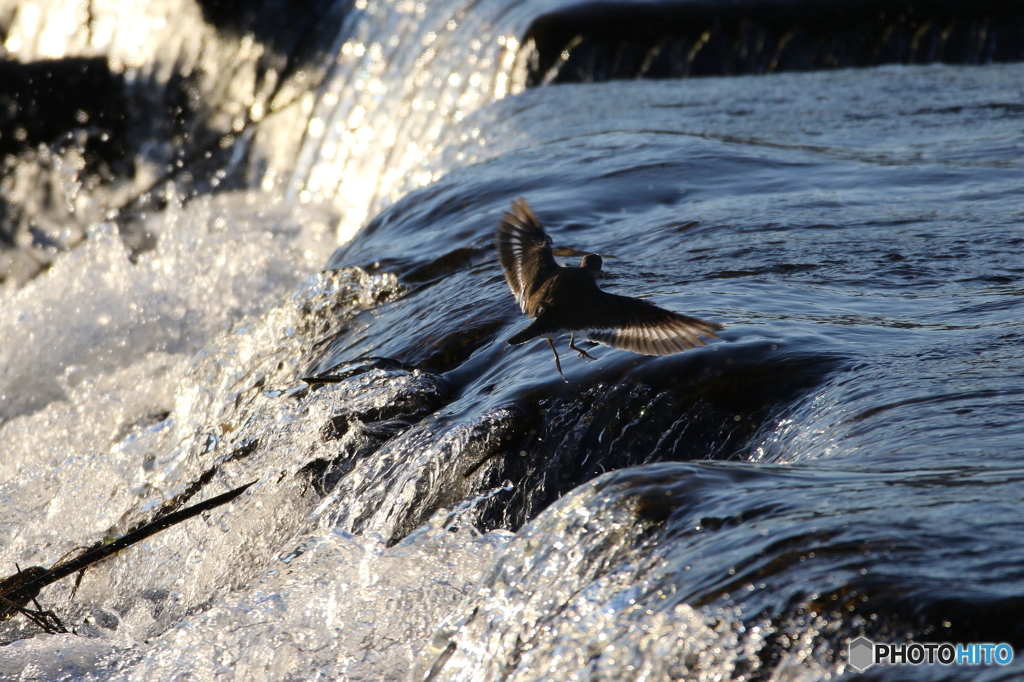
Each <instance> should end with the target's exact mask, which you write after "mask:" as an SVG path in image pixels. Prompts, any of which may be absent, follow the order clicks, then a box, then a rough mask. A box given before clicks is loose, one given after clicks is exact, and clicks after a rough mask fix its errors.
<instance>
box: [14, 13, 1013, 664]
mask: <svg viewBox="0 0 1024 682" xmlns="http://www.w3.org/2000/svg"><path fill="white" fill-rule="evenodd" d="M406 5H408V6H406ZM536 12H537V8H536V7H533V6H531V5H530V4H529V3H525V4H511V3H510V4H508V5H505V4H502V3H499V2H485V3H479V4H476V5H472V6H468V5H467V6H457V7H456V6H455V5H451V6H448V5H444V3H441V2H437V3H433V4H432V5H431V6H430V7H429V8H425V9H424V8H422V7H419V6H418V5H415V4H413V3H396V4H393V5H384V4H382V5H379V6H378V5H372V6H366V5H365V3H363V4H362V5H360V4H359V3H357V5H356V9H354V10H353V13H352V14H351V15H349V16H348V18H347V19H346V20H345V25H344V26H343V27H342V28H341V29H340V33H339V34H338V35H339V37H338V39H337V40H336V41H335V43H334V44H333V47H332V49H335V50H336V51H335V52H331V53H330V55H331V63H332V64H333V65H332V66H330V67H329V68H326V67H325V68H324V69H323V70H322V72H321V73H322V78H321V80H320V81H319V82H318V85H317V86H316V87H315V88H313V89H311V90H310V91H309V93H308V95H309V96H307V97H305V99H304V100H303V99H302V98H299V99H298V100H296V101H299V102H300V104H299V105H294V106H293V107H292V108H291V109H287V108H286V109H285V111H284V113H281V114H279V115H277V116H276V117H268V118H267V119H266V122H265V123H264V124H263V125H262V126H260V127H258V128H256V132H255V133H254V134H253V135H251V136H249V137H248V138H246V144H251V145H252V147H251V148H250V149H249V150H248V151H247V152H246V153H247V154H250V155H251V156H253V157H258V158H259V159H260V163H258V164H255V163H254V164H253V167H258V168H259V169H260V172H259V173H257V172H255V171H252V172H250V173H249V175H248V176H247V177H248V180H247V181H248V182H249V185H250V186H249V187H248V188H246V187H241V188H235V189H231V190H227V191H219V192H216V193H214V192H186V191H185V190H182V189H181V188H180V185H181V181H180V180H179V182H178V185H175V184H174V183H171V184H170V185H169V186H166V187H164V188H163V189H162V190H161V192H162V193H163V195H164V198H165V200H166V207H163V208H162V209H161V210H153V211H148V212H145V213H142V214H140V215H138V216H135V217H134V218H133V220H135V221H136V224H137V225H141V228H142V232H144V233H145V234H147V235H151V236H152V242H153V243H152V246H151V247H148V248H145V249H133V248H132V245H131V244H130V243H126V240H125V237H124V235H125V234H126V232H125V230H124V229H123V226H119V225H117V224H116V223H115V222H113V221H108V222H104V221H103V220H102V219H100V218H101V217H102V211H99V209H95V210H92V209H90V210H89V211H86V210H85V209H80V210H79V214H80V215H81V214H88V215H89V216H90V217H91V218H90V221H89V222H88V224H87V225H86V226H85V227H83V230H82V231H83V233H85V234H86V235H87V236H85V237H84V239H82V240H81V241H80V242H79V243H77V244H76V245H75V246H74V247H73V248H70V249H67V250H66V251H61V252H59V253H57V254H56V255H54V257H53V263H52V265H51V266H50V267H49V269H48V270H47V271H45V272H44V273H42V274H39V275H37V276H35V277H34V278H32V279H29V280H28V281H27V282H25V283H24V284H20V285H19V286H17V287H15V286H13V285H10V284H9V285H8V286H7V288H6V289H5V290H4V291H3V293H2V296H3V301H2V305H0V329H2V335H3V341H4V342H3V345H2V347H0V399H2V403H0V448H2V449H3V452H2V457H0V501H2V509H3V518H2V524H0V562H2V564H0V565H2V566H3V569H2V570H3V572H4V575H7V574H9V573H13V572H14V571H15V569H14V564H15V562H17V563H18V564H19V565H20V566H22V567H25V566H28V565H51V564H53V563H55V562H56V561H58V560H59V559H60V558H61V557H62V556H64V555H65V554H67V553H68V552H71V551H73V550H74V549H75V548H76V547H79V546H85V545H91V544H92V543H94V542H96V541H97V540H100V539H102V538H104V537H108V538H109V537H116V536H117V535H118V534H120V533H123V532H124V531H125V530H127V529H129V528H131V527H132V526H133V525H135V524H137V523H138V522H140V521H143V520H146V519H148V518H150V517H151V515H152V514H153V513H154V510H155V509H156V508H157V507H158V506H159V504H160V503H161V502H162V501H163V500H166V499H169V498H171V497H173V496H174V495H176V494H179V493H181V492H182V491H183V490H186V489H187V488H188V487H189V486H190V484H192V483H193V482H196V481H199V480H203V481H205V484H204V487H203V488H202V491H201V497H208V496H212V495H214V494H217V493H220V492H223V491H225V490H227V489H228V488H230V487H235V486H237V485H240V484H242V483H245V482H248V481H251V480H254V479H258V483H256V485H254V486H253V487H252V488H250V489H249V490H248V491H247V492H246V493H245V494H244V495H243V496H242V497H240V498H239V499H238V500H236V501H235V502H233V503H232V504H230V505H228V506H227V507H225V508H221V509H218V510H214V511H212V512H209V513H207V514H205V515H203V516H202V517H200V518H198V519H194V520H191V521H189V522H186V523H185V524H182V525H181V526H180V527H176V528H173V529H171V530H168V531H165V532H163V533H161V534H160V535H157V536H155V537H153V538H151V539H149V540H147V541H145V542H144V543H142V544H140V545H138V546H136V547H133V548H131V549H129V550H127V551H124V552H122V553H120V554H119V555H117V556H115V557H113V558H112V559H109V560H107V561H105V562H103V563H102V564H99V565H97V566H95V567H93V568H90V569H89V570H88V571H86V572H85V574H84V576H83V577H82V578H81V579H80V580H79V581H78V582H77V584H76V580H75V579H74V578H69V579H66V580H65V581H63V582H61V583H58V584H55V585H53V586H51V587H49V588H47V589H46V590H44V591H43V593H42V595H41V596H40V601H41V602H42V603H43V605H44V607H45V608H52V609H54V610H55V611H56V612H57V613H59V614H60V616H61V618H62V619H64V621H65V623H67V624H68V625H69V627H71V628H72V629H73V630H74V631H75V634H68V635H44V634H41V633H40V632H39V630H38V629H37V628H35V627H34V626H32V625H31V624H29V623H28V622H27V621H25V620H24V619H21V618H15V619H12V620H10V621H7V622H5V623H3V624H0V638H2V641H3V642H4V646H2V647H0V676H2V677H4V678H5V679H39V680H58V679H61V680H63V679H89V680H184V679H190V680H219V679H224V680H227V679H238V680H243V679H245V680H305V679H340V680H379V679H389V680H390V679H410V678H411V679H417V680H420V679H431V680H578V679H592V680H624V679H645V680H667V679H693V680H698V679H699V680H705V679H706V680H723V679H737V680H739V679H743V680H769V679H771V680H820V679H832V678H834V677H837V676H841V675H844V674H847V673H852V672H853V671H852V669H851V668H850V667H849V665H848V662H847V660H846V647H847V644H848V642H849V640H851V639H853V638H855V637H857V636H859V635H866V636H868V637H869V638H871V639H873V640H874V641H878V642H898V641H905V640H907V639H913V640H914V641H922V642H924V641H931V642H945V641H948V642H1008V643H1010V644H1011V645H1012V646H1013V647H1014V648H1016V649H1020V648H1021V647H1022V646H1024V630H1022V629H1021V625H1020V623H1021V617H1020V614H1021V613H1024V569H1022V568H1021V567H1022V566H1024V550H1022V549H1021V547H1022V542H1024V520H1022V514H1021V508H1022V503H1024V487H1022V482H1024V460H1022V458H1021V443H1024V420H1022V419H1021V415H1022V414H1024V343H1022V342H1024V322H1022V320H1024V314H1022V313H1024V296H1022V293H1024V285H1022V281H1024V259H1022V258H1021V251H1022V245H1024V202H1022V194H1021V187H1022V181H1024V154H1022V151H1024V149H1022V147H1024V135H1022V132H1024V131H1022V121H1024V117H1022V114H1024V82H1022V81H1021V79H1020V75H1019V74H1020V69H1019V66H1015V65H1013V64H1008V65H989V66H983V67H964V66H949V65H930V66H883V67H878V68H871V69H851V70H839V71H820V72H809V73H782V74H773V75H766V76H741V77H731V78H700V79H689V80H665V81H610V82H605V83H589V84H586V83H583V84H560V85H553V86H548V87H537V88H531V89H524V88H523V87H522V84H523V83H524V82H525V79H524V77H523V76H522V74H521V73H519V74H518V75H517V71H516V70H517V68H520V67H521V65H518V66H517V64H516V60H515V49H516V47H517V45H518V43H517V40H516V36H519V37H520V38H521V36H522V35H523V31H524V30H525V27H526V25H527V24H528V21H529V19H530V17H531V16H533V15H534V14H536ZM435 17H436V18H435ZM179 21H181V22H186V21H198V20H197V19H195V18H189V17H188V16H185V17H183V18H180V19H179ZM179 28H180V27H179ZM431 34H432V35H433V37H430V35H431ZM392 37H394V38H395V39H394V40H391V38H392ZM438 41H440V42H438ZM69 44H70V43H69ZM67 49H68V50H70V49H71V48H70V47H69V48H67ZM428 53H429V56H427V57H426V58H425V57H424V55H427V54H428ZM439 54H440V55H441V56H440V57H438V55H439ZM424 74H425V75H424ZM303 101H304V102H306V103H305V104H302V102H303ZM300 105H301V106H300ZM296 107H298V108H296ZM295 120H301V121H304V123H302V124H301V125H300V130H304V133H303V134H302V135H296V134H294V128H295V125H296V124H295ZM303 126H304V127H303ZM239 143H241V142H239ZM154 154H155V152H154ZM32 163H35V164H38V163H39V160H38V158H34V159H33V160H23V161H22V164H23V166H22V167H19V168H17V169H15V172H17V173H21V174H22V175H31V173H30V172H29V171H30V170H31V169H29V170H26V167H27V166H29V165H31V164H32ZM49 163H51V164H53V162H52V160H51V161H50V162H49ZM140 164H142V162H141V161H140ZM56 165H57V166H60V164H59V163H57V164H56ZM154 174H156V173H153V172H150V173H149V175H147V176H146V177H147V178H149V177H153V175H154ZM140 175H145V173H140ZM142 182H143V180H141V179H139V176H135V177H134V178H126V179H125V180H123V186H122V187H121V188H120V189H117V187H115V189H114V190H112V189H111V188H110V186H105V187H104V188H101V189H97V190H95V192H93V194H91V195H90V194H89V192H90V189H89V188H88V187H85V188H84V189H82V188H81V187H80V188H78V189H76V192H79V193H81V194H82V195H83V196H84V199H76V200H78V201H79V202H80V203H81V202H82V201H85V203H86V204H88V202H89V201H92V202H94V203H95V204H96V205H99V204H102V203H103V202H104V201H107V200H108V198H109V195H110V194H111V193H116V192H122V193H130V192H129V191H128V190H127V189H124V187H128V188H129V189H131V188H132V186H133V183H135V185H139V184H141V183H142ZM115 190H116V191H115ZM76 196H77V195H76ZM518 196H525V197H526V198H527V199H528V200H529V201H530V203H531V205H532V206H533V208H534V209H535V211H536V212H537V214H538V216H539V217H540V219H541V220H542V221H543V222H544V223H545V225H546V227H547V229H548V231H549V233H550V234H551V236H552V238H553V240H554V242H555V244H556V246H563V247H570V248H574V249H579V250H586V251H591V252H597V253H600V254H602V255H603V256H604V263H605V277H604V278H603V279H602V280H601V285H602V286H603V287H604V288H606V289H608V290H610V291H614V292H616V293H622V294H628V295H632V296H642V297H645V298H649V299H650V300H652V301H655V302H657V303H658V304H659V305H662V306H664V307H667V308H670V309H673V310H677V311H680V312H685V313H687V314H691V315H695V316H698V317H701V318H703V319H707V320H710V321H714V322H719V323H724V324H725V325H726V327H725V330H724V331H723V332H722V333H721V334H720V338H719V339H717V340H715V341H713V342H712V343H710V344H709V345H708V346H706V347H703V348H698V349H695V350H691V351H687V352H685V353H682V354H679V355H675V356H669V357H663V358H650V357H645V356H639V355H634V354H630V353H627V352H623V351H618V350H614V349H610V348H605V347H601V346H598V347H596V348H594V349H591V351H590V352H591V354H593V355H594V357H595V358H596V359H595V360H593V361H588V360H583V359H577V358H576V357H575V354H573V353H571V352H570V353H565V352H564V351H565V345H564V342H561V345H560V349H561V350H562V351H563V354H562V365H563V367H564V369H565V377H566V381H563V380H562V379H561V378H560V377H559V376H558V374H557V373H556V371H555V368H554V363H553V361H552V357H551V352H550V350H549V349H548V347H547V345H546V344H543V343H541V342H535V343H532V344H528V345H525V346H517V347H513V346H509V345H508V344H506V343H505V339H506V338H508V337H509V336H510V335H512V334H513V333H515V331H517V330H519V329H521V328H522V327H523V326H524V325H525V323H526V320H525V319H524V318H523V316H522V315H521V313H520V312H519V310H518V307H517V306H516V304H515V302H514V300H513V298H512V296H511V294H510V292H509V291H508V289H507V286H506V284H505V282H504V279H503V277H502V274H501V271H500V267H499V266H498V264H497V261H496V254H495V251H494V247H493V237H494V230H495V227H496V223H497V221H498V219H499V218H500V216H501V213H502V211H503V210H505V209H506V208H507V207H508V205H509V202H510V201H511V200H512V199H514V198H516V197H518ZM88 205H89V206H91V205H92V204H88ZM87 207H88V206H87ZM94 208H95V207H94ZM97 216H99V218H98V217H97ZM73 218H74V217H73V216H72V217H71V218H68V221H69V222H68V225H72V222H73ZM119 228H121V229H119ZM69 229H70V228H69ZM325 265H326V269H323V268H324V267H325ZM197 499H198V498H197ZM1021 676H1024V664H1022V663H1020V662H1019V661H1014V662H1013V663H1011V664H1010V665H1009V666H1008V667H999V666H988V667H979V666H960V667H947V666H940V665H934V666H922V667H918V668H910V667H902V668H891V667H885V668H877V667H876V668H872V669H871V670H869V671H868V673H866V675H865V678H866V679H919V680H979V679H981V680H997V679H1016V678H1018V677H1021Z"/></svg>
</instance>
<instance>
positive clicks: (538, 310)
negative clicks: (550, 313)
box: [537, 305, 547, 315]
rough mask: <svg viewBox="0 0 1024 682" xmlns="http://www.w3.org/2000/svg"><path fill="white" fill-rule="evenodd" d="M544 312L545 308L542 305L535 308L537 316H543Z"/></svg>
mask: <svg viewBox="0 0 1024 682" xmlns="http://www.w3.org/2000/svg"><path fill="white" fill-rule="evenodd" d="M545 312H547V308H545V307H544V306H543V305H539V306H537V314H538V315H543V314H544V313H545Z"/></svg>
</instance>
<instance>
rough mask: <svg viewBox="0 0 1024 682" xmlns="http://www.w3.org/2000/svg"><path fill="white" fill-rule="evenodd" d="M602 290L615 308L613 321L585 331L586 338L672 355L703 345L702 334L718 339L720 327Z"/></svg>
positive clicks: (607, 344) (610, 305)
mask: <svg viewBox="0 0 1024 682" xmlns="http://www.w3.org/2000/svg"><path fill="white" fill-rule="evenodd" d="M602 293H604V295H605V296H607V297H608V298H607V299H606V303H607V305H608V306H609V307H610V308H612V309H613V310H614V313H613V314H612V315H610V316H609V317H610V319H613V320H614V323H613V324H610V325H608V327H606V328H604V329H592V330H588V331H587V333H586V338H587V339H588V340H590V341H593V342H595V343H601V344H604V345H606V346H612V347H613V348H620V349H622V350H628V351H631V352H633V353H641V354H643V355H672V354H673V353H681V352H682V351H684V350H689V349H690V348H696V347H697V346H703V345H704V341H703V340H701V336H703V337H705V338H709V339H715V338H718V335H717V334H715V332H716V331H718V330H720V329H722V327H723V325H720V324H716V323H714V322H705V321H704V320H698V319H697V318H696V317H690V316H688V315H680V314H679V313H674V312H672V311H670V310H665V309H664V308H659V307H658V306H656V305H654V304H653V303H649V302H647V301H644V300H642V299H639V298H630V297H628V296H616V295H615V294H608V293H606V292H602Z"/></svg>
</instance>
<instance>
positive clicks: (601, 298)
mask: <svg viewBox="0 0 1024 682" xmlns="http://www.w3.org/2000/svg"><path fill="white" fill-rule="evenodd" d="M551 244H552V242H551V237H549V236H548V234H547V232H545V231H544V227H543V226H542V225H541V222H540V220H538V219H537V216H536V215H535V214H534V212H533V209H531V208H530V204H529V203H527V201H526V198H525V197H519V198H518V199H516V200H514V201H513V202H512V207H511V210H509V211H505V212H504V214H503V215H502V218H501V221H500V222H499V223H498V230H497V233H496V235H495V245H496V247H497V251H498V260H499V261H500V263H501V267H502V270H504V272H505V281H506V282H508V286H509V289H511V290H512V295H513V296H514V297H515V299H516V302H517V303H518V304H519V307H520V309H521V310H522V311H523V312H524V313H525V314H527V315H529V316H530V317H532V318H534V321H533V322H532V323H531V324H530V325H529V326H528V327H526V328H525V329H523V330H522V331H520V332H518V333H516V334H514V335H512V336H511V337H509V339H508V343H509V344H511V345H513V346H518V345H521V344H524V343H526V342H528V341H532V340H534V339H538V338H543V339H544V340H545V341H547V342H548V345H549V346H550V347H551V352H552V353H554V355H555V369H557V370H558V374H559V376H561V377H562V380H563V381H567V380H566V379H565V374H563V373H562V363H561V362H560V361H559V359H558V351H557V350H556V348H555V342H554V339H556V338H558V337H559V336H561V335H562V334H565V333H568V334H569V348H570V349H571V350H574V351H576V352H577V357H579V358H587V359H590V360H594V359H595V358H594V357H593V356H592V355H590V354H589V353H588V352H587V351H586V350H585V349H583V348H580V347H579V346H577V345H576V335H577V334H579V335H581V336H582V337H583V338H585V339H586V340H587V341H590V342H592V343H599V344H602V345H605V346H611V347H613V348H619V349H621V350H627V351H631V352H633V353H640V354H643V355H672V354H673V353H681V352H683V351H685V350H689V349H691V348H696V347H697V346H703V345H705V343H704V341H703V340H702V339H701V337H702V336H703V337H704V338H707V339H715V338H718V335H717V334H715V332H716V331H719V330H721V329H722V328H723V327H724V325H721V324H717V323H715V322H705V321H704V320H699V319H697V318H696V317H690V316H688V315H680V314H679V313H675V312H672V311H671V310H666V309H664V308H661V307H658V306H657V305H655V304H653V303H651V302H649V301H645V300H643V299H640V298H632V297H630V296H619V295H617V294H612V293H609V292H607V291H603V290H602V289H601V288H600V287H598V285H597V277H598V275H599V274H600V273H601V267H602V265H603V261H602V258H601V256H599V255H597V254H594V253H587V254H586V255H585V256H583V260H582V262H581V263H580V265H579V267H571V266H570V267H565V266H562V265H559V264H558V262H557V261H556V260H555V254H554V252H553V250H552V246H551ZM577 253H578V252H577Z"/></svg>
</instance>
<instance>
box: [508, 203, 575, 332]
mask: <svg viewBox="0 0 1024 682" xmlns="http://www.w3.org/2000/svg"><path fill="white" fill-rule="evenodd" d="M496 243H497V248H498V260H499V261H500V262H501V268H502V270H504V271H505V281H506V282H508V287H509V289H511V290H512V295H513V296H515V299H516V302H517V303H518V304H519V307H520V308H521V309H522V311H523V312H524V313H526V314H528V315H534V314H535V312H536V311H534V310H532V309H531V307H532V306H531V305H530V295H531V294H532V293H533V292H534V291H536V289H537V288H538V287H539V286H540V285H541V284H543V283H544V282H545V281H546V280H547V279H548V278H549V277H550V276H551V275H552V274H554V273H555V272H557V271H558V270H559V269H560V266H559V265H558V263H556V262H555V257H554V255H553V254H552V253H551V237H549V236H548V235H547V233H546V232H545V231H544V228H543V227H542V226H541V224H540V220H538V219H537V216H536V215H534V213H533V209H531V208H530V204H528V203H527V202H526V198H525V197H519V198H518V199H516V200H515V201H513V202H512V208H511V211H506V212H505V213H504V215H502V218H501V222H499V223H498V234H497V237H496Z"/></svg>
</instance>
